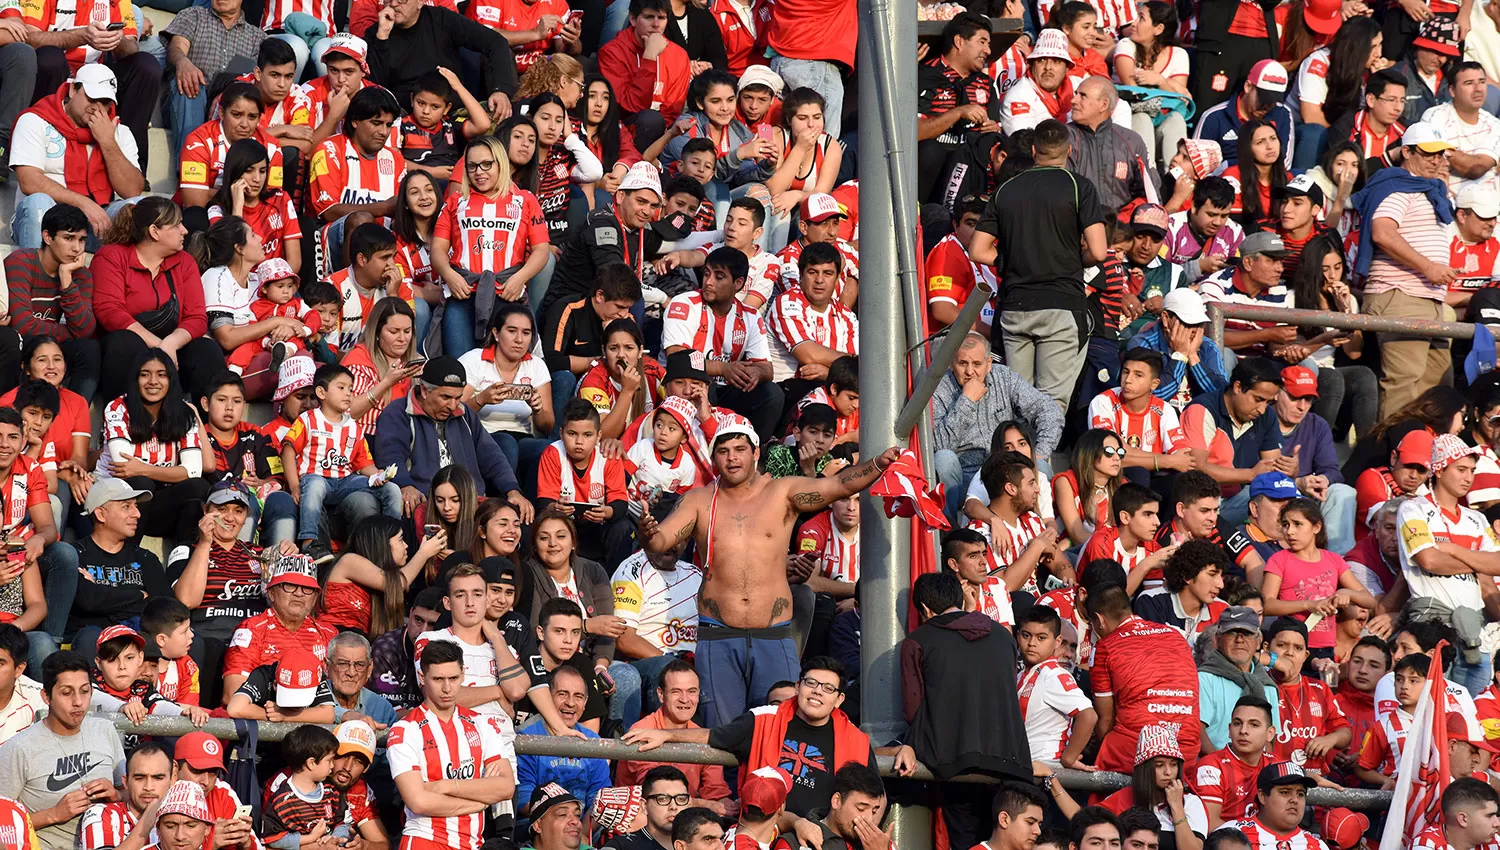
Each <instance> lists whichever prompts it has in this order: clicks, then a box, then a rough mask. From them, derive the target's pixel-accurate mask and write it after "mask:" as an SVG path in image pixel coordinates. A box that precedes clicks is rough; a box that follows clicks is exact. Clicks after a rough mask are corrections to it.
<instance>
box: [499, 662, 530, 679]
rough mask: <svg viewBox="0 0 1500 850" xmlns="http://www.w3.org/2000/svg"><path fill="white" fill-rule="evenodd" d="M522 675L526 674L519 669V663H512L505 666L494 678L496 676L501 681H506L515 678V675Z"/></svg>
mask: <svg viewBox="0 0 1500 850" xmlns="http://www.w3.org/2000/svg"><path fill="white" fill-rule="evenodd" d="M524 675H526V671H525V670H522V669H521V665H519V664H512V665H510V666H509V667H507V668H505V669H504V670H501V671H500V673H499V674H498V675H497V676H496V677H495V678H497V679H498V680H500V681H502V682H508V681H510V680H511V679H514V678H516V677H517V676H524Z"/></svg>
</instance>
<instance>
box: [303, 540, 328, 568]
mask: <svg viewBox="0 0 1500 850" xmlns="http://www.w3.org/2000/svg"><path fill="white" fill-rule="evenodd" d="M302 554H304V555H306V556H307V557H309V558H312V560H313V564H315V565H316V566H319V567H321V566H323V565H324V564H326V563H328V562H330V561H332V560H333V550H332V549H329V548H328V544H327V543H324V542H323V541H321V540H309V541H307V545H305V546H303V547H302Z"/></svg>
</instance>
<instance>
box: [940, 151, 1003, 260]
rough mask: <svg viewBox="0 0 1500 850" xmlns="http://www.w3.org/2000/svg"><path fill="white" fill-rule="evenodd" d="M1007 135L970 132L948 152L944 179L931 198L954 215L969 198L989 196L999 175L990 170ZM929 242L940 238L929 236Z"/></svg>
mask: <svg viewBox="0 0 1500 850" xmlns="http://www.w3.org/2000/svg"><path fill="white" fill-rule="evenodd" d="M1004 138H1005V137H1004V136H1002V135H1000V134H999V133H968V134H966V135H965V136H964V141H963V144H961V145H959V146H958V147H956V148H954V149H953V153H951V154H949V155H948V163H947V165H945V166H944V167H943V174H942V179H941V181H940V182H939V183H938V184H937V185H935V186H934V187H933V193H932V194H933V197H931V198H928V200H929V201H931V202H932V203H937V204H942V205H943V206H944V207H945V208H946V209H947V210H948V212H949V213H950V214H952V213H953V210H954V209H956V208H957V207H958V202H959V201H961V200H963V199H964V198H966V197H969V196H973V197H975V198H984V197H989V195H990V194H991V193H992V192H993V191H994V188H995V176H994V174H992V173H991V172H990V162H991V161H992V156H991V154H993V152H994V150H995V147H996V146H997V145H999V144H1000V143H1001V142H1002V141H1003V140H1004ZM926 244H927V245H928V246H929V247H930V246H933V245H936V244H937V240H936V239H933V238H931V237H930V236H928V237H927V238H926Z"/></svg>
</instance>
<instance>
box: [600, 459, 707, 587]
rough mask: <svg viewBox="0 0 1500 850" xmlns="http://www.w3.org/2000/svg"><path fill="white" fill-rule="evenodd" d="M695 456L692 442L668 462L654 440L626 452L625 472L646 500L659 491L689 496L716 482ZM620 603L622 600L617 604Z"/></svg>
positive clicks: (632, 487) (635, 492)
mask: <svg viewBox="0 0 1500 850" xmlns="http://www.w3.org/2000/svg"><path fill="white" fill-rule="evenodd" d="M695 457H696V455H695V454H694V453H693V448H692V446H691V445H690V444H689V441H688V440H684V441H683V443H682V445H680V446H678V447H677V457H675V458H673V459H671V460H667V459H666V458H664V457H662V456H661V452H658V451H657V450H656V444H655V443H654V442H653V441H651V440H639V441H637V442H636V444H635V445H633V446H631V447H630V449H629V450H628V451H626V452H625V472H626V473H627V474H628V475H629V476H630V492H631V494H632V495H633V496H636V497H639V498H641V499H642V500H644V499H645V497H646V496H647V495H649V493H650V491H651V490H652V489H653V488H655V489H658V490H662V491H664V492H668V493H686V492H687V491H689V490H691V489H693V488H694V487H702V486H704V485H706V484H708V483H709V482H710V481H712V480H713V473H712V472H710V471H709V470H708V469H706V468H704V466H703V465H702V464H700V463H699V462H698V461H697V460H695ZM617 601H618V600H617Z"/></svg>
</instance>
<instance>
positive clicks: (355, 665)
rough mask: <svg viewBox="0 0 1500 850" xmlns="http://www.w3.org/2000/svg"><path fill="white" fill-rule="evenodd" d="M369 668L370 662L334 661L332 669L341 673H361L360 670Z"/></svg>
mask: <svg viewBox="0 0 1500 850" xmlns="http://www.w3.org/2000/svg"><path fill="white" fill-rule="evenodd" d="M369 666H370V662H368V661H335V662H333V669H335V670H338V671H339V672H341V673H358V672H359V671H361V670H363V669H365V668H366V667H369Z"/></svg>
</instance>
